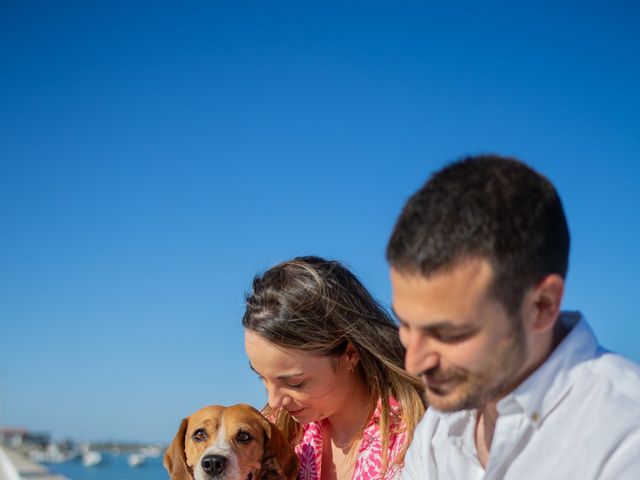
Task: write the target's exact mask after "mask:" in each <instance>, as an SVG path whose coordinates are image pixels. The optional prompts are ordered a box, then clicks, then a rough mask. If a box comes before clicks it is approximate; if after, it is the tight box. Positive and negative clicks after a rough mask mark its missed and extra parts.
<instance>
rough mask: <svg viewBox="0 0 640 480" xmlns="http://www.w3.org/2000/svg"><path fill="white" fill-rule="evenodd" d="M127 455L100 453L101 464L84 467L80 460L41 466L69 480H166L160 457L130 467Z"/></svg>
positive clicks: (150, 458) (167, 477) (149, 458)
mask: <svg viewBox="0 0 640 480" xmlns="http://www.w3.org/2000/svg"><path fill="white" fill-rule="evenodd" d="M128 458H129V457H128V455H126V454H122V455H114V454H111V453H102V462H100V464H98V465H95V466H93V467H85V466H84V465H82V462H81V461H80V460H71V461H68V462H64V463H45V464H43V465H44V466H45V467H46V468H47V469H48V470H49V471H50V472H52V473H57V474H59V475H63V476H65V477H67V478H68V479H69V480H168V479H169V475H168V474H167V471H166V470H165V469H164V467H163V466H162V457H147V458H146V461H145V463H144V464H142V465H139V466H137V467H131V466H130V465H129V463H128V462H127V460H128Z"/></svg>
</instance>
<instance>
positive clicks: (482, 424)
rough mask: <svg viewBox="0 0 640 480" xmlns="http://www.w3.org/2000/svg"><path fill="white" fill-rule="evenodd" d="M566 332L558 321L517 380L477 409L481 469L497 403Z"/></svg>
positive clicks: (496, 418) (542, 360) (496, 416)
mask: <svg viewBox="0 0 640 480" xmlns="http://www.w3.org/2000/svg"><path fill="white" fill-rule="evenodd" d="M568 332H569V329H567V328H566V326H564V325H562V323H561V322H560V321H558V322H556V324H555V326H554V329H553V333H552V335H550V336H549V337H548V338H547V339H546V342H544V343H543V344H542V345H538V348H537V349H534V355H533V357H532V358H531V359H530V360H529V362H527V363H526V364H525V366H524V367H523V370H522V371H521V373H520V375H518V377H517V380H516V381H515V382H514V383H513V384H512V385H511V386H510V387H509V388H508V389H506V391H505V392H504V393H503V394H502V395H500V396H499V397H498V398H496V399H495V400H492V401H491V402H488V403H487V404H485V405H483V406H481V407H479V408H478V409H477V417H476V431H475V440H476V450H477V454H478V460H479V461H480V464H481V465H482V467H483V468H484V467H486V465H487V462H488V461H489V453H490V451H491V442H492V441H493V433H494V431H495V428H496V422H497V421H498V402H499V401H500V400H501V399H502V398H504V397H505V396H506V395H508V394H509V393H511V392H512V391H513V390H515V388H516V387H517V386H518V385H520V384H521V383H522V382H523V381H525V380H526V379H527V378H528V377H529V375H531V374H532V373H533V372H535V371H536V370H537V369H538V368H539V367H540V365H542V364H543V363H544V362H545V361H546V360H547V358H549V356H550V355H551V354H552V353H553V351H554V350H555V349H556V347H557V346H558V345H559V344H560V343H561V342H562V340H564V338H565V337H566V336H567V333H568Z"/></svg>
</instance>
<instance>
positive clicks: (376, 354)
mask: <svg viewBox="0 0 640 480" xmlns="http://www.w3.org/2000/svg"><path fill="white" fill-rule="evenodd" d="M242 323H243V326H244V328H245V348H246V351H247V355H248V357H249V360H250V364H251V368H252V369H253V370H254V371H255V372H256V373H257V374H258V375H259V376H260V378H261V379H262V381H263V382H264V385H265V387H266V389H267V393H268V396H269V402H268V406H267V407H265V412H264V413H265V414H266V415H267V416H268V417H270V418H272V419H273V420H274V421H275V422H276V424H277V425H278V426H279V427H280V428H281V429H282V430H283V432H285V434H286V435H287V436H288V438H289V439H290V440H291V442H292V443H293V444H294V445H296V453H297V454H298V457H299V458H300V476H299V478H300V479H301V480H316V479H318V480H319V479H338V480H347V479H351V478H354V479H358V480H360V479H391V478H396V477H398V475H399V472H400V470H401V468H402V463H403V459H404V454H405V452H406V450H407V447H408V446H409V443H410V442H411V438H412V436H413V431H414V429H415V427H416V425H417V424H418V422H419V421H420V418H421V417H422V414H423V413H424V408H425V404H424V399H423V395H422V392H423V387H422V385H421V383H420V381H419V380H417V379H415V378H413V377H411V376H410V375H408V374H407V373H406V371H405V370H404V369H403V357H404V350H403V348H402V345H401V344H400V340H399V337H398V329H397V327H396V325H395V324H394V323H393V321H392V320H391V318H390V317H389V315H388V314H387V313H386V312H385V311H384V310H383V309H382V308H381V307H380V306H379V305H378V304H377V303H376V301H375V300H374V299H373V298H372V296H371V295H370V294H369V292H368V291H367V290H366V289H365V288H364V287H363V286H362V284H361V283H360V282H359V281H358V279H357V278H356V277H355V276H354V275H353V274H352V273H351V272H350V271H349V270H347V269H346V268H345V267H344V266H342V265H341V264H340V263H338V262H335V261H328V260H324V259H321V258H318V257H300V258H295V259H293V260H290V261H288V262H284V263H281V264H279V265H276V266H275V267H273V268H271V269H270V270H268V271H267V272H265V273H264V274H263V275H262V276H257V277H256V278H255V279H254V281H253V291H252V292H251V294H249V295H247V298H246V312H245V314H244V317H243V320H242Z"/></svg>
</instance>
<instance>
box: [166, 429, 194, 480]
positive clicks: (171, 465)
mask: <svg viewBox="0 0 640 480" xmlns="http://www.w3.org/2000/svg"><path fill="white" fill-rule="evenodd" d="M187 425H189V419H188V418H185V419H183V420H182V422H181V423H180V428H178V433H176V436H175V438H174V439H173V441H172V442H171V445H169V448H168V449H167V451H166V452H165V454H164V459H163V462H162V464H163V465H164V468H166V469H167V472H169V476H170V477H171V480H190V479H191V478H192V477H191V472H190V471H189V467H188V466H187V457H186V455H185V452H184V437H185V435H186V433H187Z"/></svg>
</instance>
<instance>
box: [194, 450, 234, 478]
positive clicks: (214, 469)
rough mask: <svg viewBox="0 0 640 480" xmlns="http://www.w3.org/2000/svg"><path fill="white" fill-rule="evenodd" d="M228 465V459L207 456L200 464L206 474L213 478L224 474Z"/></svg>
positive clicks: (220, 456)
mask: <svg viewBox="0 0 640 480" xmlns="http://www.w3.org/2000/svg"><path fill="white" fill-rule="evenodd" d="M228 464H229V460H227V457H223V456H222V455H207V456H205V457H204V458H203V459H202V461H201V462H200V465H201V466H202V469H203V470H204V471H205V473H206V474H208V475H210V476H212V477H215V476H216V475H220V474H221V473H222V472H224V471H225V469H226V468H227V465H228Z"/></svg>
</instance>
